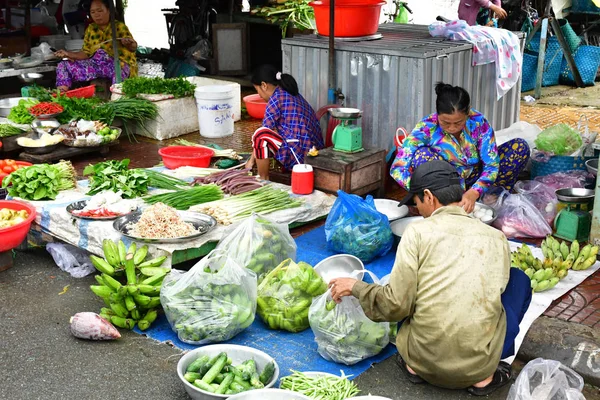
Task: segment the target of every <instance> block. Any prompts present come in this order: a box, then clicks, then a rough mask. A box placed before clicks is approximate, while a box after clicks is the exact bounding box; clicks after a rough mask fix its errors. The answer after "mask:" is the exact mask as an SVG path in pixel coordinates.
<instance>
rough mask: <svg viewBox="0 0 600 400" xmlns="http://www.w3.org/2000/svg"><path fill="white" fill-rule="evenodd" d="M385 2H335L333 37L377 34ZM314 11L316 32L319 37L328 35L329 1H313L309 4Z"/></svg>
mask: <svg viewBox="0 0 600 400" xmlns="http://www.w3.org/2000/svg"><path fill="white" fill-rule="evenodd" d="M385 4H386V2H385V1H381V0H367V1H359V0H353V1H344V2H342V3H340V4H338V2H337V1H336V2H335V36H337V37H357V36H370V35H374V34H375V33H377V28H378V27H379V17H380V15H381V7H382V6H383V5H385ZM309 5H310V6H311V7H313V8H314V10H315V21H316V23H317V31H318V32H319V34H320V35H323V36H328V35H329V1H313V2H312V3H309Z"/></svg>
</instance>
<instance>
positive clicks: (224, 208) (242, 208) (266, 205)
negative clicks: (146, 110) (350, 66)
mask: <svg viewBox="0 0 600 400" xmlns="http://www.w3.org/2000/svg"><path fill="white" fill-rule="evenodd" d="M301 205H302V200H301V199H299V198H295V199H294V198H292V197H291V196H290V194H289V193H288V192H287V191H285V190H282V189H273V188H272V187H270V186H269V185H266V186H263V187H261V188H258V189H254V190H251V191H249V192H246V193H243V194H240V195H237V196H233V197H229V198H226V199H223V200H218V201H213V202H210V203H206V204H203V205H199V206H194V207H191V208H190V211H197V212H201V213H204V214H208V215H212V216H213V217H214V218H215V219H216V220H217V221H218V222H219V223H220V224H223V225H231V224H232V223H234V222H236V221H239V220H242V219H244V218H246V217H248V216H249V215H251V214H252V213H253V212H255V213H261V214H269V213H272V212H275V211H279V210H287V209H289V208H295V207H300V206H301Z"/></svg>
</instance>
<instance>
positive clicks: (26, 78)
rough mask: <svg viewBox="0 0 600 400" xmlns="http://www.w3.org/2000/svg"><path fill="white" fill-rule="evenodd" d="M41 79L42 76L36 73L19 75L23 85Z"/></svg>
mask: <svg viewBox="0 0 600 400" xmlns="http://www.w3.org/2000/svg"><path fill="white" fill-rule="evenodd" d="M42 77H43V75H42V74H38V73H29V74H21V75H19V80H20V81H21V82H25V83H32V82H35V81H37V80H38V79H42Z"/></svg>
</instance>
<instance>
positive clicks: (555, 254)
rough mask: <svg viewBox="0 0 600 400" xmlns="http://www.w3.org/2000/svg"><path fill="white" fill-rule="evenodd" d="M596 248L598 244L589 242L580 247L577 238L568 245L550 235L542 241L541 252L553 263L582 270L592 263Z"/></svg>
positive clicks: (565, 267)
mask: <svg viewBox="0 0 600 400" xmlns="http://www.w3.org/2000/svg"><path fill="white" fill-rule="evenodd" d="M598 250H599V248H598V246H592V245H591V244H588V245H586V246H584V247H583V248H582V249H580V248H579V242H578V241H577V240H575V241H574V242H573V243H571V246H570V247H569V246H568V245H567V243H566V242H559V241H558V240H556V239H555V238H553V237H552V236H548V237H547V238H546V239H544V240H543V241H542V253H543V254H544V257H545V258H546V259H547V260H548V259H549V260H552V263H553V264H555V265H561V266H562V267H563V268H564V269H567V270H569V269H572V270H573V271H583V270H586V269H588V268H590V267H591V266H592V265H594V264H595V263H596V255H597V254H598ZM561 279H562V278H561Z"/></svg>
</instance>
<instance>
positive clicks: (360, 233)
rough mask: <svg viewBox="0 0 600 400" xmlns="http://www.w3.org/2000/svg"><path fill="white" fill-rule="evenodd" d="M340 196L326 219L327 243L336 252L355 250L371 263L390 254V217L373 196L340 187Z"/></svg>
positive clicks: (346, 252)
mask: <svg viewBox="0 0 600 400" xmlns="http://www.w3.org/2000/svg"><path fill="white" fill-rule="evenodd" d="M337 195H338V198H337V200H336V201H335V203H334V204H333V207H332V208H331V211H330V212H329V216H328V217H327V221H325V238H326V239H327V245H328V246H329V248H330V249H332V250H333V251H335V252H338V253H342V254H352V255H353V256H356V257H358V258H360V259H361V261H362V262H364V263H368V262H369V261H371V260H373V259H375V258H376V257H381V256H383V255H385V254H387V252H388V251H390V249H391V248H392V245H393V244H394V236H393V235H392V228H390V221H389V220H388V218H387V217H386V216H385V215H383V214H382V213H380V212H379V211H377V209H376V208H375V203H374V202H373V197H372V196H370V195H369V196H367V197H366V198H365V199H364V200H363V199H362V198H361V197H360V196H357V195H355V194H348V193H346V192H344V191H341V190H338V192H337Z"/></svg>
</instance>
